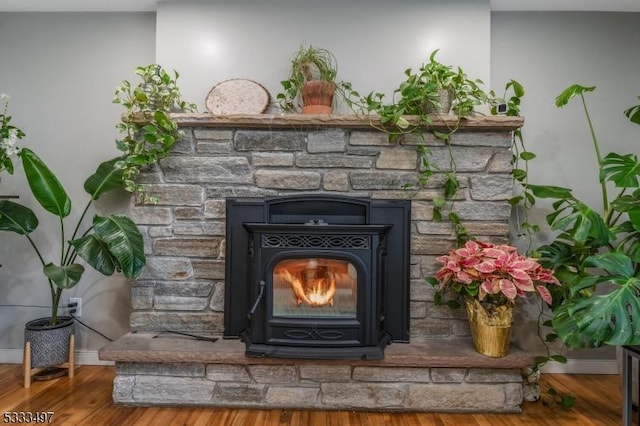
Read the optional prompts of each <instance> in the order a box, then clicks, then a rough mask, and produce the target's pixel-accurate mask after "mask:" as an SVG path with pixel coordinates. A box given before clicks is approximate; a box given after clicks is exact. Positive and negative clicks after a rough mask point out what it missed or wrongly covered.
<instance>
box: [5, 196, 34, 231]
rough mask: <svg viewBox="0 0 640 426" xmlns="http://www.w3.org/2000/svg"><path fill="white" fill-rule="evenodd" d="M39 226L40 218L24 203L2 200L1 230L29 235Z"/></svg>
mask: <svg viewBox="0 0 640 426" xmlns="http://www.w3.org/2000/svg"><path fill="white" fill-rule="evenodd" d="M37 227H38V218H37V217H36V215H35V214H34V213H33V211H32V210H31V209H30V208H28V207H25V206H23V205H22V204H18V203H14V202H13V201H9V200H0V231H12V232H17V233H18V234H22V235H27V234H30V233H31V232H33V231H34V230H35V229H36V228H37Z"/></svg>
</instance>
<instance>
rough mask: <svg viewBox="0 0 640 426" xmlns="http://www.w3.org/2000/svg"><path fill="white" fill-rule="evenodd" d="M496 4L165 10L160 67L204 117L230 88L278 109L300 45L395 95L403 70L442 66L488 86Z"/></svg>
mask: <svg viewBox="0 0 640 426" xmlns="http://www.w3.org/2000/svg"><path fill="white" fill-rule="evenodd" d="M489 21H490V11H489V1H488V0H458V1H455V2H451V1H446V0H398V1H394V2H389V1H384V0H351V1H348V2H345V1H341V0H325V1H322V2H320V1H313V0H302V1H300V0H268V1H260V0H253V1H243V2H238V1H232V0H217V1H215V2H196V1H179V2H168V3H160V5H159V8H158V22H157V43H156V57H157V59H158V62H159V63H160V64H162V65H163V66H165V67H166V68H169V69H172V68H173V69H177V70H179V71H180V74H181V76H182V77H181V78H182V79H183V81H182V83H181V87H182V89H183V92H184V94H185V97H186V98H187V99H189V100H191V101H192V102H196V103H197V104H198V105H199V106H200V109H201V110H203V111H204V100H205V98H206V96H207V94H208V92H209V90H210V89H211V88H212V87H213V86H214V85H215V84H216V83H218V82H220V81H223V80H226V79H228V78H248V79H252V80H255V81H258V82H259V83H261V84H263V85H264V86H265V87H266V88H267V90H268V91H269V92H270V94H271V96H272V99H274V98H275V96H276V94H277V93H278V92H280V91H281V85H280V81H282V80H285V79H286V78H287V77H288V74H289V63H290V58H291V55H292V54H293V53H294V52H295V51H296V50H297V49H298V48H299V46H300V45H301V44H306V45H308V44H311V45H314V46H317V47H324V48H327V49H329V50H331V51H332V52H333V53H334V55H335V56H336V58H337V61H338V78H339V79H341V80H345V81H350V82H351V83H352V84H353V85H354V88H355V89H357V90H358V91H360V92H361V93H368V92H370V91H372V90H375V91H378V92H383V93H386V94H388V95H390V94H391V92H392V91H393V89H394V88H395V87H397V85H398V84H399V83H400V82H401V81H402V80H404V78H405V76H404V74H403V72H404V70H405V69H406V68H408V67H414V68H417V67H419V66H420V64H422V63H423V62H426V61H428V58H429V54H430V53H431V52H432V51H433V50H434V49H436V48H440V52H439V53H438V56H437V58H438V59H439V60H440V61H442V62H444V63H447V64H453V65H460V66H462V67H463V68H464V69H465V70H466V71H467V72H468V74H469V75H470V76H471V77H473V78H480V79H482V80H484V81H485V83H487V84H489V58H490V55H489V39H490V28H489Z"/></svg>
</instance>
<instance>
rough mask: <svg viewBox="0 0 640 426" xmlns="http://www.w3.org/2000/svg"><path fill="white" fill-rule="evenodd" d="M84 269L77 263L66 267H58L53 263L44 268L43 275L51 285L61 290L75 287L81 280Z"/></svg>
mask: <svg viewBox="0 0 640 426" xmlns="http://www.w3.org/2000/svg"><path fill="white" fill-rule="evenodd" d="M83 272H84V267H83V266H82V265H78V264H77V263H72V264H71V265H67V266H58V265H54V264H53V263H49V264H47V265H45V267H44V274H45V275H46V276H47V278H49V279H50V280H51V281H53V283H54V284H55V285H56V286H58V287H59V288H62V289H67V288H71V287H73V286H75V285H76V284H78V281H80V278H82V274H83Z"/></svg>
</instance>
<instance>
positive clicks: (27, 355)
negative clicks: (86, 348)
mask: <svg viewBox="0 0 640 426" xmlns="http://www.w3.org/2000/svg"><path fill="white" fill-rule="evenodd" d="M75 348H76V336H75V334H72V335H71V336H70V337H69V360H68V361H67V362H64V363H62V364H58V365H52V366H49V367H39V368H32V367H31V342H25V344H24V354H23V357H22V366H23V369H24V387H25V388H29V387H31V378H32V377H33V376H35V375H36V374H38V373H42V372H43V371H45V370H47V369H50V368H54V367H55V368H65V369H67V375H68V376H69V378H70V379H73V374H74V368H75ZM54 377H57V376H54ZM49 378H53V377H49Z"/></svg>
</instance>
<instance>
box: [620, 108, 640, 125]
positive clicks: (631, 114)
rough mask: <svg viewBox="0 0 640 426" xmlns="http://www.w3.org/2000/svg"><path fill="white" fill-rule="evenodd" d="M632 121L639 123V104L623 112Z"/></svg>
mask: <svg viewBox="0 0 640 426" xmlns="http://www.w3.org/2000/svg"><path fill="white" fill-rule="evenodd" d="M624 115H626V116H627V117H628V118H629V120H630V121H631V122H632V123H636V124H640V105H636V106H633V107H631V108H629V109H628V110H626V111H625V112H624Z"/></svg>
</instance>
